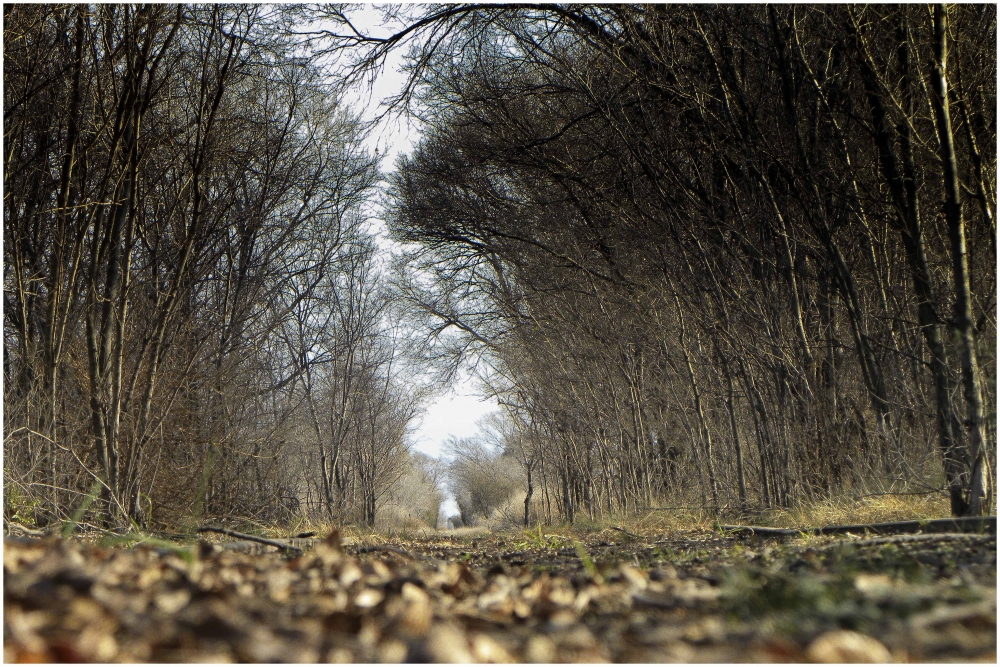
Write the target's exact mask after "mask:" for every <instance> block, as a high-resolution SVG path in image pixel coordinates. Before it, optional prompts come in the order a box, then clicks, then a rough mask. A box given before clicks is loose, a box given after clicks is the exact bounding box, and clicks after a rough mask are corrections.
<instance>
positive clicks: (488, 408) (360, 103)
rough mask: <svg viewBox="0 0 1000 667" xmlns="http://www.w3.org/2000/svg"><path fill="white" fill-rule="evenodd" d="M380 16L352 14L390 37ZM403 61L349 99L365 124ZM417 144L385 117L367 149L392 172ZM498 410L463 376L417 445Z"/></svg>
mask: <svg viewBox="0 0 1000 667" xmlns="http://www.w3.org/2000/svg"><path fill="white" fill-rule="evenodd" d="M379 14H380V12H379V11H378V10H377V9H376V8H375V7H373V6H372V5H365V6H364V7H363V8H359V9H358V10H356V11H354V12H351V13H350V14H349V16H350V18H351V21H352V22H353V23H354V25H355V26H356V27H357V28H358V29H359V30H364V31H369V33H370V34H374V35H378V36H387V35H388V34H390V33H391V31H392V30H391V29H390V28H386V27H382V26H381V25H380V21H381V17H380V15H379ZM402 63H403V53H402V50H401V49H400V50H396V51H394V52H393V53H391V54H390V57H389V58H388V60H387V61H386V66H385V69H384V70H383V72H382V73H381V75H379V77H378V79H376V81H375V85H374V87H373V88H372V89H371V90H369V89H368V88H367V87H366V88H365V89H364V90H359V91H357V92H356V93H354V95H351V96H349V100H350V101H351V103H352V104H355V105H356V107H357V108H362V107H364V110H363V114H362V117H363V118H364V119H365V120H370V119H372V118H374V117H375V116H377V115H378V113H379V111H381V108H380V103H381V101H382V100H383V99H385V98H387V97H390V96H392V95H393V94H396V93H398V92H399V91H400V90H401V88H402V86H403V83H404V82H405V76H404V74H403V73H402V72H400V71H399V70H400V66H401V65H402ZM418 140H419V132H418V131H417V130H416V129H415V128H413V127H410V126H409V124H408V123H407V122H406V120H405V119H400V118H386V119H384V120H383V121H382V123H381V124H380V126H379V127H377V128H376V129H375V131H374V132H372V135H371V136H370V137H369V140H368V147H369V149H375V148H378V153H379V157H380V158H381V161H382V168H383V169H384V170H386V171H389V170H391V169H393V166H394V164H395V161H396V158H397V157H398V156H399V155H401V154H406V153H409V152H411V151H412V150H413V148H414V146H415V145H416V142H417V141H418ZM376 226H377V227H379V228H381V234H380V236H381V238H380V242H379V247H380V248H382V249H383V250H385V251H388V252H392V250H393V248H394V246H395V244H393V243H392V242H391V241H389V240H388V238H387V237H386V234H387V232H386V230H385V223H384V222H383V221H381V220H377V221H376ZM498 408H499V405H498V404H497V402H496V400H495V399H488V400H483V399H482V398H481V397H479V396H476V395H475V391H474V381H473V379H472V378H471V377H469V376H468V375H467V374H464V373H463V374H460V375H459V377H458V379H456V381H455V382H454V384H453V386H452V390H451V391H450V392H447V393H445V394H444V395H442V396H440V397H438V398H436V399H434V401H433V402H432V403H430V404H429V405H428V407H427V412H426V413H425V414H424V415H423V418H422V420H421V422H420V426H419V427H418V428H417V430H416V431H415V433H414V436H413V445H414V447H415V448H416V449H417V450H419V451H421V452H424V453H425V454H430V455H431V456H439V455H440V454H441V445H442V443H443V442H444V441H445V440H446V439H447V438H448V436H449V435H455V436H458V437H464V436H470V435H473V434H475V433H476V432H477V431H478V430H479V429H478V427H477V426H476V422H477V421H478V420H479V419H480V418H481V417H482V416H483V415H485V414H486V413H488V412H492V411H494V410H497V409H498ZM442 511H443V512H444V513H445V516H450V515H452V514H457V513H458V506H457V505H455V501H454V500H453V499H452V498H450V497H449V498H448V499H447V500H446V501H445V504H444V507H443V508H442Z"/></svg>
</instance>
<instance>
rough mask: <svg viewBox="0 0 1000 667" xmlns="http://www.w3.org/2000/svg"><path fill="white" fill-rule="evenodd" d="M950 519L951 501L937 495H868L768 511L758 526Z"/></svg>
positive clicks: (782, 526)
mask: <svg viewBox="0 0 1000 667" xmlns="http://www.w3.org/2000/svg"><path fill="white" fill-rule="evenodd" d="M948 516H951V508H950V506H949V504H948V499H947V498H945V497H944V496H941V495H938V494H930V495H920V496H897V495H884V496H869V497H867V498H861V499H860V500H855V499H853V498H839V499H837V498H835V499H830V500H826V501H822V502H818V503H810V504H803V505H801V506H798V507H794V508H790V509H786V510H777V509H776V510H768V511H765V512H762V513H760V514H759V515H758V517H757V521H756V523H758V525H767V526H775V527H778V528H799V527H805V526H829V525H835V524H851V523H883V522H889V521H910V520H914V519H940V518H945V517H948Z"/></svg>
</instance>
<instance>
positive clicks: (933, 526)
mask: <svg viewBox="0 0 1000 667" xmlns="http://www.w3.org/2000/svg"><path fill="white" fill-rule="evenodd" d="M719 528H720V529H721V530H722V532H724V533H730V534H732V535H735V536H740V537H742V536H746V537H798V536H799V535H843V534H845V533H856V534H859V535H864V534H865V533H873V534H876V535H893V534H900V533H994V534H995V533H996V532H997V518H996V517H995V516H976V517H959V518H951V519H928V520H926V521H892V522H889V523H859V524H849V525H843V526H823V527H821V528H770V527H766V526H719Z"/></svg>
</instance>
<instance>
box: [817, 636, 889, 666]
mask: <svg viewBox="0 0 1000 667" xmlns="http://www.w3.org/2000/svg"><path fill="white" fill-rule="evenodd" d="M806 658H807V659H808V660H809V661H810V662H821V663H827V664H834V663H844V662H846V663H886V662H892V655H891V654H890V653H889V650H888V649H887V648H886V647H885V645H883V644H882V642H880V641H879V640H877V639H874V638H872V637H869V636H867V635H863V634H860V633H858V632H854V631H852V630H832V631H830V632H825V633H823V634H822V635H820V636H819V637H817V638H816V639H814V640H813V641H812V643H811V644H809V647H808V648H807V649H806Z"/></svg>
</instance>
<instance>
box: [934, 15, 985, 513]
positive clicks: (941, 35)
mask: <svg viewBox="0 0 1000 667" xmlns="http://www.w3.org/2000/svg"><path fill="white" fill-rule="evenodd" d="M947 33H948V13H947V9H946V8H945V7H944V5H935V6H934V63H933V68H932V70H931V82H932V87H933V89H934V91H933V94H932V95H931V104H932V106H933V107H934V118H935V121H936V126H937V132H938V140H939V145H940V151H941V167H942V171H943V172H944V214H945V219H946V220H947V221H948V237H949V240H950V242H951V259H952V273H953V279H954V284H955V288H954V289H955V314H954V320H953V324H952V328H953V329H954V331H955V337H956V339H957V340H958V349H959V357H960V359H961V364H962V388H963V390H964V392H963V393H964V395H965V406H966V411H967V416H966V420H965V430H966V434H967V436H968V439H969V457H970V459H971V460H970V462H969V463H970V464H971V470H970V474H971V478H970V479H969V483H968V484H969V486H968V494H969V495H968V500H967V502H968V506H967V507H966V511H965V514H966V515H967V516H979V515H981V514H982V509H983V508H982V498H981V496H982V494H983V428H982V420H983V417H982V399H981V398H980V396H979V377H978V375H979V369H978V366H977V363H976V347H975V345H976V343H975V332H974V331H973V322H972V294H971V289H970V287H969V259H968V255H967V253H966V247H965V221H964V220H963V217H962V201H961V194H960V193H959V183H958V160H957V159H956V156H955V141H954V135H953V133H952V127H951V114H950V110H949V104H948V81H947V76H946V74H947V67H948V34H947Z"/></svg>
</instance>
